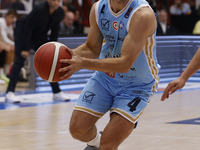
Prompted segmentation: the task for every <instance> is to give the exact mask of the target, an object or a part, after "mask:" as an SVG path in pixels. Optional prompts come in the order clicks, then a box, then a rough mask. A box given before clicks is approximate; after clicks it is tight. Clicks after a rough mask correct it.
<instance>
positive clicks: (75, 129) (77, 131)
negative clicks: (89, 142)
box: [69, 122, 88, 139]
mask: <svg viewBox="0 0 200 150" xmlns="http://www.w3.org/2000/svg"><path fill="white" fill-rule="evenodd" d="M69 131H70V134H71V135H72V137H73V138H75V139H81V137H83V136H84V135H85V134H86V133H87V132H88V129H87V128H85V127H84V126H83V125H82V124H81V123H77V122H71V123H70V127H69Z"/></svg>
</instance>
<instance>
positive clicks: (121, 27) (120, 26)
mask: <svg viewBox="0 0 200 150" xmlns="http://www.w3.org/2000/svg"><path fill="white" fill-rule="evenodd" d="M119 28H120V30H123V29H124V22H123V21H120V24H119Z"/></svg>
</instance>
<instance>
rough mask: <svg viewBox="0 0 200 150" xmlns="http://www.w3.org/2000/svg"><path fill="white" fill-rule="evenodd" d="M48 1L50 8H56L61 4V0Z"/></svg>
mask: <svg viewBox="0 0 200 150" xmlns="http://www.w3.org/2000/svg"><path fill="white" fill-rule="evenodd" d="M47 2H48V3H49V7H50V9H52V10H56V9H58V7H59V6H60V2H61V0H47Z"/></svg>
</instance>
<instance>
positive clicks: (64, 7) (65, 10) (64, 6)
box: [62, 5, 68, 13]
mask: <svg viewBox="0 0 200 150" xmlns="http://www.w3.org/2000/svg"><path fill="white" fill-rule="evenodd" d="M62 9H63V10H64V12H65V13H66V12H68V7H67V5H62Z"/></svg>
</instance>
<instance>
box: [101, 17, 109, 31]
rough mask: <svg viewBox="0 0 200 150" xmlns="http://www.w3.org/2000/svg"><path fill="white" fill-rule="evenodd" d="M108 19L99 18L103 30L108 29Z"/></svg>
mask: <svg viewBox="0 0 200 150" xmlns="http://www.w3.org/2000/svg"><path fill="white" fill-rule="evenodd" d="M109 24H110V21H109V20H107V19H101V28H102V29H103V30H109Z"/></svg>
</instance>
